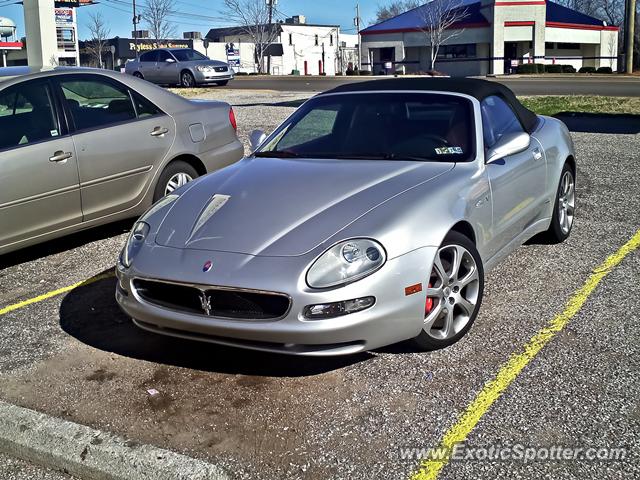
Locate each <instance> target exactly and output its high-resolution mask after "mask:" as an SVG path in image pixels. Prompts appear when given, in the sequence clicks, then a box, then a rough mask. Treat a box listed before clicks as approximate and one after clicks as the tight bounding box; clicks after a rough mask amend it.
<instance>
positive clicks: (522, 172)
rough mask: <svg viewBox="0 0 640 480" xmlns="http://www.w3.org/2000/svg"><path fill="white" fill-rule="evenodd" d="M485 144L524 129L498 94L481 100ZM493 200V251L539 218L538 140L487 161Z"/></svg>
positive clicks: (541, 164)
mask: <svg viewBox="0 0 640 480" xmlns="http://www.w3.org/2000/svg"><path fill="white" fill-rule="evenodd" d="M481 110H482V117H483V118H482V123H483V132H484V143H485V148H490V147H491V146H492V145H493V144H495V142H497V141H498V140H499V139H500V137H501V136H502V135H504V134H506V133H516V132H523V131H524V129H523V128H522V125H521V123H520V121H519V120H518V118H517V117H516V115H515V114H514V113H513V111H512V110H511V108H510V107H509V106H508V105H507V103H506V102H504V101H503V100H502V99H501V98H499V97H495V96H492V97H488V98H486V99H485V100H483V101H482V103H481ZM487 172H488V176H489V182H490V185H491V192H492V201H493V224H492V229H493V234H494V240H495V241H494V242H492V245H491V246H490V248H491V249H492V252H491V253H492V254H493V253H496V252H497V251H499V250H500V249H502V248H503V247H504V246H506V245H508V244H509V242H511V241H512V240H513V239H515V238H516V237H517V236H518V235H520V234H521V233H522V232H524V230H525V229H526V228H527V227H529V226H530V225H531V224H532V223H534V222H535V221H536V220H537V219H539V217H540V215H541V214H542V212H543V206H544V201H545V197H544V188H545V182H546V164H545V156H544V152H543V151H542V150H541V147H540V144H539V143H538V142H537V141H535V140H534V139H533V138H532V139H531V144H530V145H529V148H528V149H527V150H525V151H523V152H520V153H517V154H515V155H510V156H508V157H506V158H504V159H502V160H498V161H496V162H492V163H490V164H488V165H487Z"/></svg>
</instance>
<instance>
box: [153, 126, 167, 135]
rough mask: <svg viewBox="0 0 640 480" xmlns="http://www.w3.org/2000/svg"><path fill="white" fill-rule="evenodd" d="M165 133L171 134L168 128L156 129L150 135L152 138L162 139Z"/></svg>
mask: <svg viewBox="0 0 640 480" xmlns="http://www.w3.org/2000/svg"><path fill="white" fill-rule="evenodd" d="M165 133H169V129H168V128H162V127H156V128H154V129H153V131H152V132H151V133H150V135H151V136H152V137H162V136H163V135H164V134H165Z"/></svg>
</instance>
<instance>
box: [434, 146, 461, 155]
mask: <svg viewBox="0 0 640 480" xmlns="http://www.w3.org/2000/svg"><path fill="white" fill-rule="evenodd" d="M436 153H437V154H438V155H454V154H456V153H458V154H461V153H463V152H462V148H460V147H441V148H436Z"/></svg>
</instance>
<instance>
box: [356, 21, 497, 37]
mask: <svg viewBox="0 0 640 480" xmlns="http://www.w3.org/2000/svg"><path fill="white" fill-rule="evenodd" d="M490 26H491V24H490V23H489V22H480V23H466V24H465V23H463V24H458V26H456V25H452V26H451V27H450V29H451V30H455V29H456V28H485V27H490ZM423 31H424V30H421V29H420V28H394V29H392V30H374V31H371V32H366V31H364V30H363V31H361V32H360V35H383V34H385V33H409V32H423Z"/></svg>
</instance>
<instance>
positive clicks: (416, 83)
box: [324, 77, 538, 133]
mask: <svg viewBox="0 0 640 480" xmlns="http://www.w3.org/2000/svg"><path fill="white" fill-rule="evenodd" d="M374 90H375V91H384V90H389V91H392V90H422V91H425V90H430V91H436V92H454V93H462V94H465V95H469V96H471V97H475V98H477V99H478V100H479V101H482V100H484V99H485V98H487V97H490V96H492V95H497V96H499V97H502V99H504V100H505V101H506V102H507V103H508V104H509V105H510V106H511V108H512V109H513V111H514V112H515V114H516V115H517V116H518V118H519V119H520V123H522V126H523V127H524V129H525V130H526V131H527V132H529V133H531V132H533V131H534V130H535V129H536V126H537V124H538V116H537V115H536V114H535V113H533V112H532V111H531V110H529V109H528V108H526V107H525V106H524V105H522V104H521V103H520V102H519V101H518V99H517V98H516V96H515V95H514V94H513V92H512V91H511V90H510V89H509V88H508V87H506V86H504V85H502V84H501V83H498V82H489V81H487V80H480V79H477V78H437V77H436V78H433V77H425V78H390V79H384V80H369V81H366V82H353V83H348V84H345V85H341V86H339V87H336V88H334V89H333V90H329V91H328V92H324V93H345V92H366V91H374Z"/></svg>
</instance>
